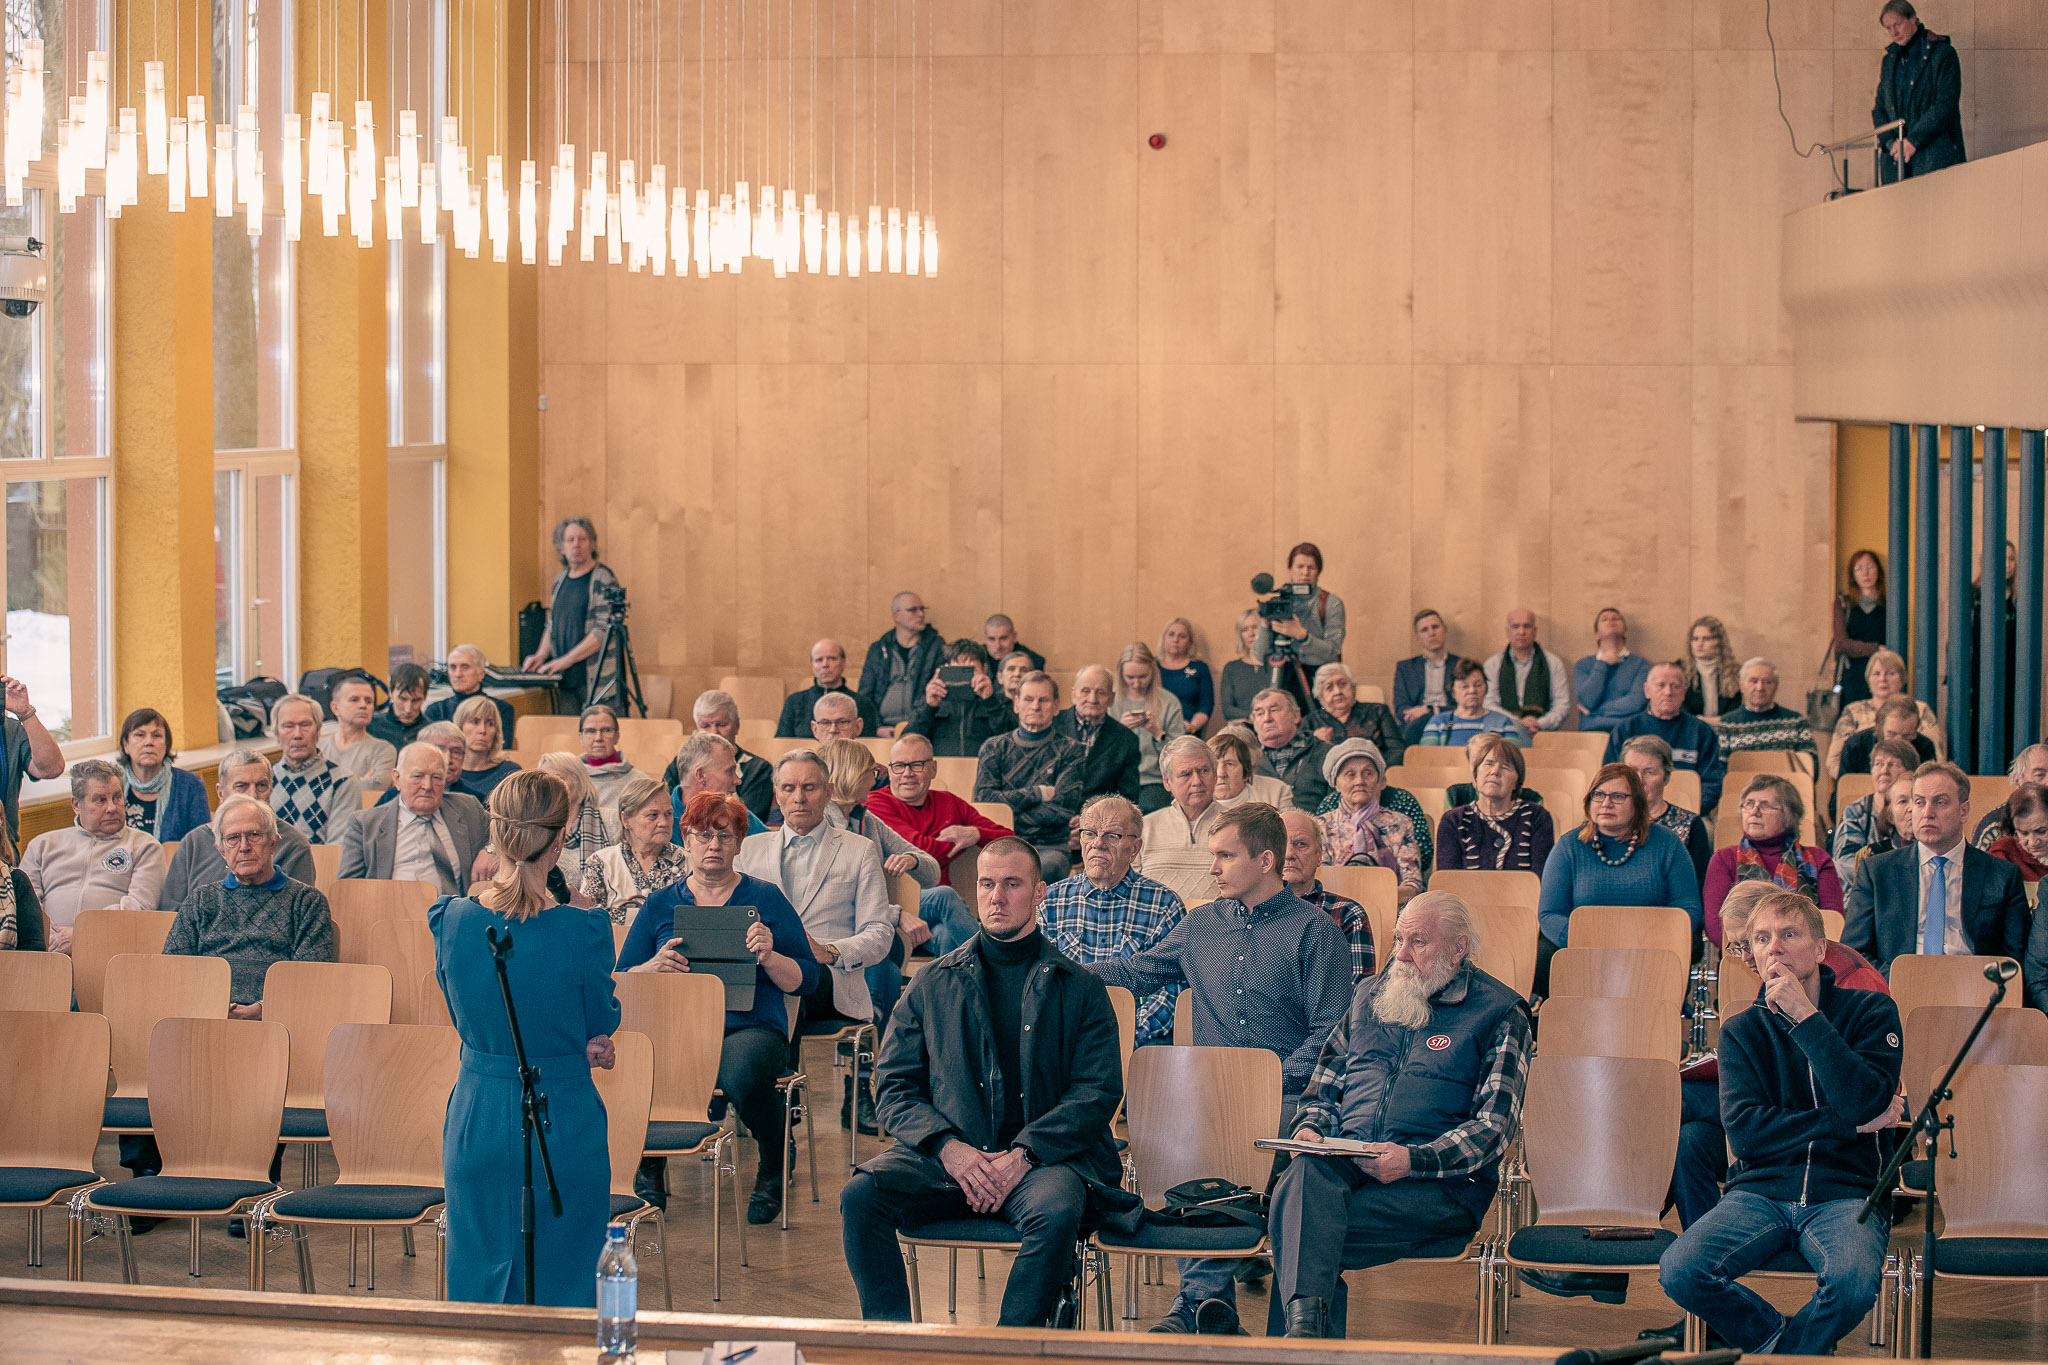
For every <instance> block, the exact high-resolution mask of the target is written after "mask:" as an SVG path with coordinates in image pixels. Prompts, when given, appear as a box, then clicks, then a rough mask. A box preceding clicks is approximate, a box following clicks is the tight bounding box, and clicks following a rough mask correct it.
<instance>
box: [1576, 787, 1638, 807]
mask: <svg viewBox="0 0 2048 1365" xmlns="http://www.w3.org/2000/svg"><path fill="white" fill-rule="evenodd" d="M1631 799H1632V798H1631V797H1630V796H1629V794H1628V793H1627V792H1604V791H1603V792H1594V793H1593V794H1592V795H1590V796H1588V797H1587V798H1586V800H1587V801H1588V802H1589V803H1590V804H1592V805H1595V806H1618V805H1621V804H1622V803H1623V802H1625V801H1628V800H1631Z"/></svg>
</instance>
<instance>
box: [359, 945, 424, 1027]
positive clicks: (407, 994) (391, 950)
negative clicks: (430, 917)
mask: <svg viewBox="0 0 2048 1365" xmlns="http://www.w3.org/2000/svg"><path fill="white" fill-rule="evenodd" d="M370 961H372V962H374V963H375V964H377V965H378V966H379V967H382V968H383V969H384V970H385V971H387V972H389V973H391V1022H392V1023H394V1024H417V1023H419V1022H421V1020H420V977H421V976H422V975H423V974H424V975H427V976H431V975H432V974H433V971H434V931H433V930H432V929H431V928H429V927H428V926H427V922H426V921H425V920H423V919H387V920H379V921H378V922H377V923H375V924H373V925H371V926H370Z"/></svg>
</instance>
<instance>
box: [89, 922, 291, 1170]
mask: <svg viewBox="0 0 2048 1365" xmlns="http://www.w3.org/2000/svg"><path fill="white" fill-rule="evenodd" d="M120 913H122V914H134V913H136V912H135V911H132V910H124V911H121V912H120ZM233 975H234V974H233V973H232V972H231V971H230V970H229V968H228V964H227V960H226V959H225V958H218V957H165V956H164V955H163V954H161V953H122V954H120V955H119V956H117V957H115V958H114V960H113V961H111V962H109V963H108V964H107V1000H106V1008H105V1009H104V1010H102V1011H100V1012H101V1013H103V1014H105V1015H106V1017H107V1026H108V1029H109V1030H110V1031H111V1036H112V1047H111V1050H110V1052H109V1054H108V1056H109V1066H110V1068H111V1070H112V1071H113V1080H114V1088H113V1090H112V1092H111V1093H108V1092H105V1091H104V1090H103V1092H102V1093H105V1094H106V1105H105V1107H104V1110H103V1112H102V1114H101V1118H100V1127H101V1128H102V1129H104V1130H105V1131H107V1132H111V1133H130V1134H133V1133H147V1132H149V1131H150V1128H151V1114H150V1107H149V1040H150V1034H151V1032H152V1031H153V1030H154V1029H155V1028H156V1026H157V1024H158V1023H159V1022H160V1021H162V1020H165V1019H173V1018H177V1019H225V1018H226V1017H227V1013H228V991H229V989H230V987H231V985H232V983H233ZM270 1137H271V1141H272V1143H273V1144H274V1143H275V1142H276V1140H277V1134H276V1133H272V1134H271V1135H270ZM263 1165H264V1169H265V1170H268V1169H269V1167H270V1159H269V1158H268V1157H267V1156H266V1157H265V1158H264V1162H263Z"/></svg>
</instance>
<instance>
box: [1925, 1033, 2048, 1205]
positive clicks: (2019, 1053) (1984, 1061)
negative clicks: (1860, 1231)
mask: <svg viewBox="0 0 2048 1365" xmlns="http://www.w3.org/2000/svg"><path fill="white" fill-rule="evenodd" d="M1982 1012H1983V1008H1982V1006H1971V1005H1922V1006H1920V1007H1919V1008H1918V1009H1916V1010H1914V1011H1913V1012H1912V1014H1911V1015H1908V1016H1906V1018H1905V1034H1906V1046H1905V1055H1904V1056H1903V1057H1902V1058H1901V1059H1900V1060H1901V1062H1902V1063H1903V1065H1902V1066H1901V1067H1900V1070H1899V1085H1900V1086H1901V1088H1903V1089H1904V1090H1905V1092H1906V1112H1907V1113H1908V1114H1909V1115H1910V1114H1917V1113H1918V1112H1920V1108H1921V1106H1922V1105H1924V1104H1926V1103H1927V1095H1928V1092H1929V1091H1930V1090H1932V1089H1933V1088H1934V1083H1935V1082H1936V1081H1937V1080H1940V1079H1941V1073H1942V1072H1943V1071H1945V1070H1947V1069H1948V1064H1949V1060H1950V1059H1951V1058H1953V1057H1954V1056H1955V1055H1956V1052H1957V1051H1958V1050H1959V1049H1960V1048H1961V1047H1962V1045H1963V1040H1964V1039H1965V1038H1967V1037H1969V1036H1970V1030H1971V1029H1972V1028H1974V1027H1976V1024H1977V1016H1978V1015H1979V1014H1981V1013H1982ZM1969 1061H1970V1065H1968V1066H1966V1067H1964V1068H1963V1069H1962V1070H1961V1071H1959V1072H1958V1073H1956V1080H1955V1082H1954V1084H1953V1085H1952V1086H1951V1087H1950V1089H1952V1090H1954V1091H1955V1092H1956V1093H1958V1094H1960V1093H1961V1092H1962V1089H1963V1077H1965V1076H1967V1075H1969V1074H1970V1073H1971V1072H1973V1071H1975V1070H1977V1069H1978V1068H1979V1067H1982V1066H2048V1015H2044V1014H2042V1013H2040V1012H2039V1011H2038V1010H2030V1009H2010V1010H2007V1009H1999V1010H1993V1011H1992V1012H1991V1017H1990V1018H1989V1019H1987V1020H1986V1021H1985V1022H1984V1031H1983V1032H1982V1033H1980V1034H1978V1035H1977V1042H1976V1045H1975V1046H1974V1047H1972V1048H1971V1049H1970V1057H1969ZM1927 1164H1928V1163H1927V1158H1925V1157H1921V1158H1919V1159H1917V1160H1912V1161H1908V1162H1907V1163H1906V1164H1905V1165H1904V1166H1903V1167H1901V1168H1900V1170H1899V1188H1900V1189H1901V1190H1902V1191H1904V1192H1906V1193H1908V1194H1924V1193H1925V1192H1926V1189H1927ZM1948 1172H1949V1168H1948V1167H1946V1166H1944V1167H1943V1168H1942V1171H1941V1176H1942V1180H1943V1182H1944V1183H1946V1181H1947V1177H1948ZM1944 1193H1946V1192H1945V1191H1944Z"/></svg>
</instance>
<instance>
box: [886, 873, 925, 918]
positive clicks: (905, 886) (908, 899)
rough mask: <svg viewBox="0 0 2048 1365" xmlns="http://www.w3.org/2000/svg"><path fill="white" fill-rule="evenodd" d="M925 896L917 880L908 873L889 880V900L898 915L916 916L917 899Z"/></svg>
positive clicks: (899, 874) (898, 874)
mask: <svg viewBox="0 0 2048 1365" xmlns="http://www.w3.org/2000/svg"><path fill="white" fill-rule="evenodd" d="M922 894H924V888H923V887H920V886H919V885H918V884H917V878H915V877H913V876H911V875H910V874H909V873H908V872H898V873H897V874H896V875H895V876H893V877H890V878H889V900H890V903H892V904H893V905H894V906H895V907H896V910H897V913H898V914H903V915H915V914H916V913H917V899H918V897H919V896H921V895H922Z"/></svg>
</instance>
